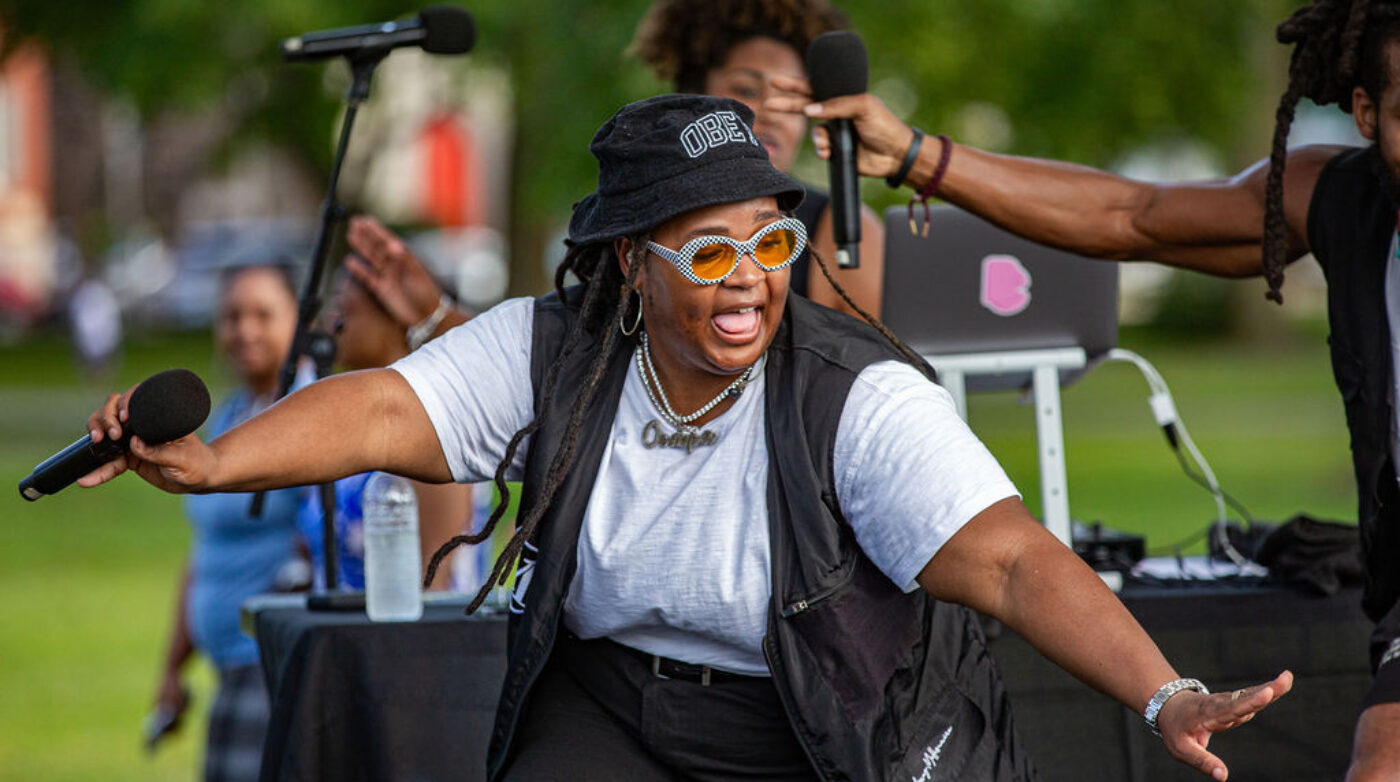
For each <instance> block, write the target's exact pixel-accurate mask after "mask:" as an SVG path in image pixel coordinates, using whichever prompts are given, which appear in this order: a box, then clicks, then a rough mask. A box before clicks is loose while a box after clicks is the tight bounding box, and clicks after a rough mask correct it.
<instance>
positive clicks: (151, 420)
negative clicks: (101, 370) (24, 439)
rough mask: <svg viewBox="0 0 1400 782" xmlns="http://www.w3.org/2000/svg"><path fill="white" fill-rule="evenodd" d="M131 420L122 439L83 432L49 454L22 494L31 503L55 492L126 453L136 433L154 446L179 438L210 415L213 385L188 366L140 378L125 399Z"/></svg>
mask: <svg viewBox="0 0 1400 782" xmlns="http://www.w3.org/2000/svg"><path fill="white" fill-rule="evenodd" d="M127 413H128V416H127V423H126V425H125V426H124V427H123V430H124V431H123V432H122V436H121V438H120V439H117V440H111V439H106V440H103V441H101V442H98V443H94V442H93V441H92V435H90V434H85V435H83V436H82V438H81V439H79V440H77V441H76V442H74V443H73V444H72V445H69V446H68V447H67V448H64V449H63V450H61V451H59V452H58V453H56V454H54V455H53V456H50V457H49V458H47V459H45V460H44V461H43V462H41V463H40V464H39V466H38V467H35V468H34V471H33V472H31V473H29V475H28V476H27V477H25V479H24V480H22V481H20V482H19V493H20V496H22V497H24V498H25V499H26V500H29V501H30V502H33V501H34V500H37V499H39V498H40V497H43V496H44V495H46V494H54V493H57V492H58V491H59V490H61V489H63V488H64V487H66V486H68V485H69V484H71V483H73V482H74V481H76V480H78V479H79V478H81V477H83V476H84V475H87V474H88V473H90V472H92V471H93V470H96V469H97V468H98V467H101V466H102V465H104V464H106V463H107V462H110V461H112V460H113V459H115V458H117V457H119V456H121V455H122V454H124V453H126V451H127V448H128V443H129V441H130V439H131V435H132V434H136V435H140V437H141V439H143V440H145V441H146V442H147V443H149V444H151V445H159V444H160V443H166V442H170V441H171V440H178V439H180V438H181V437H184V436H185V435H187V434H189V433H190V432H193V431H194V430H196V429H198V428H199V426H200V424H202V423H204V419H206V418H208V417H209V389H208V388H206V387H205V385H204V381H202V380H200V379H199V376H198V375H196V374H195V373H193V372H191V371H189V370H188V369H167V370H166V371H164V372H157V373H156V374H154V375H152V376H150V377H148V378H146V379H145V380H143V381H141V385H139V386H137V387H136V388H135V390H133V391H132V392H131V399H130V400H128V402H127Z"/></svg>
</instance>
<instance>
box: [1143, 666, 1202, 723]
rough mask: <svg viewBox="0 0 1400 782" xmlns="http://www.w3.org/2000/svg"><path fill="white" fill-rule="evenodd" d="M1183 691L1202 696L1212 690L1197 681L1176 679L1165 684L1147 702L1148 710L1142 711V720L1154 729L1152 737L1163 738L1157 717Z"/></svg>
mask: <svg viewBox="0 0 1400 782" xmlns="http://www.w3.org/2000/svg"><path fill="white" fill-rule="evenodd" d="M1182 690H1195V691H1196V692H1199V693H1201V694H1202V695H1209V694H1210V690H1208V689H1206V686H1205V685H1204V684H1201V682H1200V681H1199V680H1197V679H1175V680H1173V681H1169V682H1167V683H1166V684H1163V685H1162V686H1161V687H1159V688H1158V689H1157V692H1155V693H1153V695H1152V700H1150V701H1148V702H1147V708H1145V709H1143V710H1142V718H1143V719H1144V720H1146V721H1147V727H1149V728H1151V729H1152V735H1154V736H1161V735H1162V734H1161V732H1160V731H1158V730H1157V715H1158V713H1160V712H1161V711H1162V707H1163V706H1165V705H1166V704H1167V701H1168V700H1170V699H1171V697H1172V696H1173V695H1175V694H1177V693H1178V692H1181V691H1182Z"/></svg>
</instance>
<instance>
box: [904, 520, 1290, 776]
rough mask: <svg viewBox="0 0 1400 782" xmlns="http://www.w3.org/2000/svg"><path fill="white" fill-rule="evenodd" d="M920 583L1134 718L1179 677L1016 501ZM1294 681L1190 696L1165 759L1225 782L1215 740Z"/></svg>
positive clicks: (1165, 726) (932, 566)
mask: <svg viewBox="0 0 1400 782" xmlns="http://www.w3.org/2000/svg"><path fill="white" fill-rule="evenodd" d="M918 581H919V584H920V586H922V587H923V588H924V589H925V590H926V591H928V592H929V594H931V595H933V596H934V597H937V598H939V599H941V600H947V601H950V602H956V603H962V604H964V605H967V606H969V607H971V608H975V609H977V610H979V611H982V612H983V613H986V614H990V615H991V616H994V617H996V618H997V619H999V620H1001V621H1002V622H1005V623H1006V625H1007V626H1008V627H1010V628H1012V629H1013V630H1015V631H1016V632H1018V633H1020V634H1021V635H1022V636H1024V637H1025V638H1026V640H1027V641H1029V642H1030V643H1031V645H1033V646H1035V648H1036V649H1038V650H1039V651H1040V652H1041V654H1044V655H1045V656H1046V657H1047V658H1049V659H1050V660H1051V661H1052V662H1054V663H1056V664H1057V665H1059V666H1060V667H1062V668H1064V669H1065V670H1066V671H1068V672H1070V673H1071V674H1073V675H1074V676H1075V677H1077V678H1079V679H1080V680H1082V681H1083V682H1085V683H1086V684H1088V685H1090V686H1092V687H1094V688H1095V689H1097V690H1100V691H1101V692H1103V693H1105V694H1107V695H1109V696H1111V697H1113V698H1114V699H1116V700H1117V701H1119V702H1120V703H1122V704H1124V705H1125V706H1127V707H1129V708H1130V709H1133V710H1134V711H1137V712H1141V711H1142V710H1143V708H1144V707H1145V706H1146V705H1147V702H1148V700H1150V699H1151V698H1152V695H1153V693H1155V692H1156V691H1157V688H1159V687H1161V686H1162V685H1163V684H1166V683H1167V682H1169V681H1172V680H1173V679H1176V678H1177V673H1176V671H1175V670H1174V669H1173V668H1172V666H1171V665H1170V664H1169V663H1168V662H1167V660H1166V659H1165V658H1164V657H1163V656H1162V653H1161V651H1159V650H1158V649H1157V646H1156V644H1154V643H1153V642H1152V639H1151V638H1149V637H1148V636H1147V633H1146V632H1144V631H1143V629H1142V627H1141V626H1139V625H1138V623H1137V621H1136V620H1135V619H1133V617H1132V615H1131V614H1129V613H1128V610H1127V609H1126V608H1124V607H1123V604H1122V603H1121V602H1120V601H1119V600H1118V598H1117V597H1115V596H1114V595H1113V593H1112V592H1109V591H1108V588H1107V587H1105V586H1104V585H1103V582H1102V581H1101V580H1100V579H1099V577H1098V576H1097V575H1095V573H1094V572H1093V571H1092V570H1090V569H1089V568H1088V566H1087V565H1085V564H1084V563H1083V562H1082V561H1080V559H1079V558H1078V557H1077V556H1075V554H1074V553H1073V552H1072V551H1070V550H1069V549H1068V548H1066V547H1065V545H1064V544H1063V543H1061V542H1060V541H1058V540H1056V539H1055V538H1054V537H1053V536H1052V535H1050V533H1049V532H1047V531H1045V528H1044V527H1042V526H1041V525H1040V524H1039V523H1037V522H1036V521H1035V519H1033V518H1031V516H1030V514H1029V513H1028V512H1027V511H1026V509H1025V506H1024V505H1022V504H1021V501H1020V500H1018V499H1015V498H1011V499H1007V500H1003V501H1001V502H999V503H996V504H994V505H992V506H991V507H989V508H987V509H986V510H985V511H983V512H982V513H980V514H978V515H977V516H976V517H975V518H974V519H973V520H972V521H970V522H969V523H968V524H967V526H965V527H964V528H963V529H962V530H961V531H959V532H958V533H957V534H955V535H954V536H953V538H952V539H951V540H949V541H948V543H946V544H945V545H944V546H943V548H942V549H940V550H939V552H938V553H937V554H936V555H934V557H933V559H932V560H930V561H929V564H928V565H927V566H926V567H925V568H924V570H923V572H922V573H920V574H919V577H918ZM1087 628H1092V631H1087ZM1292 681H1293V678H1292V674H1290V673H1287V672H1284V673H1283V674H1281V675H1280V676H1279V677H1278V678H1277V679H1275V680H1274V681H1272V682H1269V683H1267V684H1264V685H1260V686H1257V687H1252V688H1249V689H1248V690H1246V693H1245V696H1244V697H1239V698H1236V699H1232V698H1231V696H1230V695H1229V694H1223V693H1222V694H1217V695H1210V696H1205V695H1201V694H1199V693H1195V692H1190V691H1187V692H1182V693H1180V694H1178V695H1176V696H1174V697H1172V698H1171V699H1170V700H1168V701H1167V705H1166V706H1165V707H1163V709H1162V711H1161V713H1160V714H1159V717H1158V726H1159V727H1160V729H1161V732H1162V736H1163V741H1164V742H1165V743H1166V746H1167V750H1168V751H1169V752H1170V753H1171V754H1172V755H1173V756H1174V757H1176V758H1177V759H1178V760H1180V761H1182V762H1184V763H1186V764H1188V765H1190V766H1192V767H1193V768H1196V769H1197V770H1199V771H1201V772H1202V773H1205V774H1210V775H1212V776H1214V777H1215V778H1216V779H1224V778H1225V774H1226V770H1225V764H1224V763H1222V762H1221V761H1220V759H1219V758H1216V757H1215V756H1214V755H1212V754H1210V753H1209V752H1207V751H1206V744H1207V742H1208V741H1209V739H1210V734H1212V733H1214V732H1217V731H1220V730H1224V729H1226V728H1230V727H1233V726H1235V725H1238V724H1240V723H1242V722H1245V721H1247V720H1249V719H1250V718H1251V717H1252V716H1253V715H1254V713H1255V712H1257V711H1259V710H1260V709H1262V708H1264V707H1265V706H1266V705H1268V704H1269V703H1271V702H1272V701H1274V700H1275V699H1277V698H1278V697H1280V696H1282V695H1283V694H1284V693H1286V692H1288V690H1289V688H1290V687H1291V686H1292Z"/></svg>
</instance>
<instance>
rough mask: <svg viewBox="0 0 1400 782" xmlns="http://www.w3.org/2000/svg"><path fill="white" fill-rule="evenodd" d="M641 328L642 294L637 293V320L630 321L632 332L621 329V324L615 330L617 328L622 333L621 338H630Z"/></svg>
mask: <svg viewBox="0 0 1400 782" xmlns="http://www.w3.org/2000/svg"><path fill="white" fill-rule="evenodd" d="M641 326H642V293H641V291H637V319H636V320H634V321H632V330H631V331H628V330H627V329H625V328H623V327H622V325H621V324H618V327H617V328H618V330H619V331H621V332H622V336H624V337H630V336H632V335H633V334H636V333H637V329H639V328H641Z"/></svg>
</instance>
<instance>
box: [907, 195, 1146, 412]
mask: <svg viewBox="0 0 1400 782" xmlns="http://www.w3.org/2000/svg"><path fill="white" fill-rule="evenodd" d="M922 212H923V210H922V209H921V208H919V207H915V210H914V216H915V220H916V223H918V222H919V218H921V217H922V216H923V215H922ZM884 223H885V279H884V303H883V308H882V311H883V314H882V320H884V322H885V324H886V325H887V326H889V327H890V329H891V330H893V331H894V333H895V334H897V335H899V337H900V338H901V339H903V340H904V341H905V342H906V343H908V344H909V346H910V347H912V348H913V349H914V351H915V352H917V353H920V354H922V355H926V356H928V355H935V356H937V355H949V354H963V353H989V352H996V351H1010V350H1016V351H1019V350H1039V349H1047V348H1065V347H1082V348H1084V351H1085V353H1086V354H1087V356H1088V359H1089V362H1090V363H1092V362H1093V361H1094V359H1096V358H1098V357H1099V356H1101V355H1103V354H1104V353H1105V352H1107V351H1108V350H1110V349H1111V348H1113V347H1114V346H1115V345H1116V344H1117V342H1118V264H1117V263H1114V262H1106V261H1098V260H1093V259H1090V258H1085V257H1083V256H1080V255H1075V254H1073V253H1069V252H1065V251H1063V250H1056V249H1053V248H1050V247H1046V246H1044V245H1040V244H1036V243H1034V242H1031V241H1028V240H1026V239H1022V238H1020V237H1019V236H1016V235H1014V234H1011V233H1009V232H1007V231H1004V230H1002V229H1000V228H998V227H996V226H994V225H992V224H991V223H988V222H987V221H985V220H983V219H981V218H979V217H976V216H974V215H971V214H969V213H967V212H964V211H963V210H961V209H958V208H956V207H952V206H938V207H935V208H933V209H931V210H930V215H929V229H928V236H927V237H921V236H914V235H911V234H910V231H909V211H908V208H907V207H905V206H892V207H890V208H888V209H886V210H885V215H884ZM1080 374H1083V373H1082V371H1080V372H1074V373H1065V374H1062V375H1061V382H1062V383H1065V382H1068V381H1070V380H1072V379H1073V378H1074V377H1077V376H1078V375H1080ZM1028 379H1029V378H1028V373H1027V374H1023V375H1022V376H1020V377H1002V376H998V377H996V378H985V377H984V378H981V379H978V378H975V377H970V378H968V381H969V383H968V384H969V387H970V388H971V389H974V390H977V389H983V390H985V389H990V388H1013V387H1016V386H1019V385H1025V383H1026V382H1027V381H1028Z"/></svg>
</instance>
